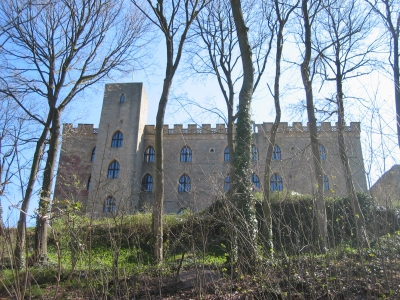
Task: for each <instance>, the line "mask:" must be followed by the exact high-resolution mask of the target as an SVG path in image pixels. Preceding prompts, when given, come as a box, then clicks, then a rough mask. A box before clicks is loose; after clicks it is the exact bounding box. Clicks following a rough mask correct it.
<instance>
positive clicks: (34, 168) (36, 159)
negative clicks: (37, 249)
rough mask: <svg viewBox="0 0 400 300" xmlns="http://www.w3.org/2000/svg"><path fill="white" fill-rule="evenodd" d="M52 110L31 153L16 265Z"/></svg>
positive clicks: (20, 261)
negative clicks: (31, 160) (31, 158)
mask: <svg viewBox="0 0 400 300" xmlns="http://www.w3.org/2000/svg"><path fill="white" fill-rule="evenodd" d="M52 110H53V109H50V112H49V114H48V116H47V121H46V124H45V126H44V128H43V131H42V134H41V135H40V137H39V140H38V141H37V143H36V148H35V153H34V155H33V162H32V166H31V172H30V175H29V181H28V185H27V187H26V192H25V196H24V199H23V201H22V205H21V210H20V214H19V221H18V225H17V239H16V246H15V250H14V254H15V255H14V256H15V260H16V264H17V266H18V267H22V266H23V264H24V259H23V255H24V248H25V234H26V232H25V230H26V213H27V210H28V207H29V201H30V199H31V197H32V192H33V188H34V185H35V182H36V178H37V173H38V171H39V165H40V161H41V158H42V155H43V149H44V142H45V140H46V138H47V134H48V132H49V127H50V124H51V120H52V114H53V113H52Z"/></svg>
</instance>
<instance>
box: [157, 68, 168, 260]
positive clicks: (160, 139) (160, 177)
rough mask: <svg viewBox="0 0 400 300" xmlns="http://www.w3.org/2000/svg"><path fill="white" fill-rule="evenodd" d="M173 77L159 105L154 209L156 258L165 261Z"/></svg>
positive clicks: (166, 82) (164, 88)
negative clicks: (166, 159) (167, 119)
mask: <svg viewBox="0 0 400 300" xmlns="http://www.w3.org/2000/svg"><path fill="white" fill-rule="evenodd" d="M171 84H172V76H168V75H167V76H166V78H165V79H164V86H163V92H162V94H161V98H160V102H159V105H158V111H157V118H156V140H155V152H156V153H155V169H156V172H155V193H154V207H153V234H154V257H155V258H156V260H157V262H161V261H162V260H163V212H164V146H163V144H164V115H165V109H166V107H167V103H168V95H169V91H170V89H171Z"/></svg>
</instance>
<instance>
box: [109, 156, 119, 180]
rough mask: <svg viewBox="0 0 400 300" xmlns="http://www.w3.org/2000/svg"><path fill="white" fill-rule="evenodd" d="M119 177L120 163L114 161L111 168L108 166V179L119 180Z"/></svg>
mask: <svg viewBox="0 0 400 300" xmlns="http://www.w3.org/2000/svg"><path fill="white" fill-rule="evenodd" d="M118 175H119V163H118V162H117V161H116V160H114V161H113V162H112V163H111V164H110V165H109V166H108V175H107V177H108V178H114V179H115V178H118Z"/></svg>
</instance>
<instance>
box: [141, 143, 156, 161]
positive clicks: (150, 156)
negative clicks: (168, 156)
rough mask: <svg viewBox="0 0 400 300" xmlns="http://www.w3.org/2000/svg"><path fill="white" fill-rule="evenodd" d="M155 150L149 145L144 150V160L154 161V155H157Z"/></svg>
mask: <svg viewBox="0 0 400 300" xmlns="http://www.w3.org/2000/svg"><path fill="white" fill-rule="evenodd" d="M155 153H156V152H155V151H154V148H153V147H151V146H149V147H147V149H146V150H145V151H144V161H145V162H154V156H155Z"/></svg>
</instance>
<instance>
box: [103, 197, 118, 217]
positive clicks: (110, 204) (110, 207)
mask: <svg viewBox="0 0 400 300" xmlns="http://www.w3.org/2000/svg"><path fill="white" fill-rule="evenodd" d="M116 211H117V201H116V200H115V198H114V197H111V196H109V197H108V198H107V199H106V201H105V202H104V206H103V212H105V213H115V212H116Z"/></svg>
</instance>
